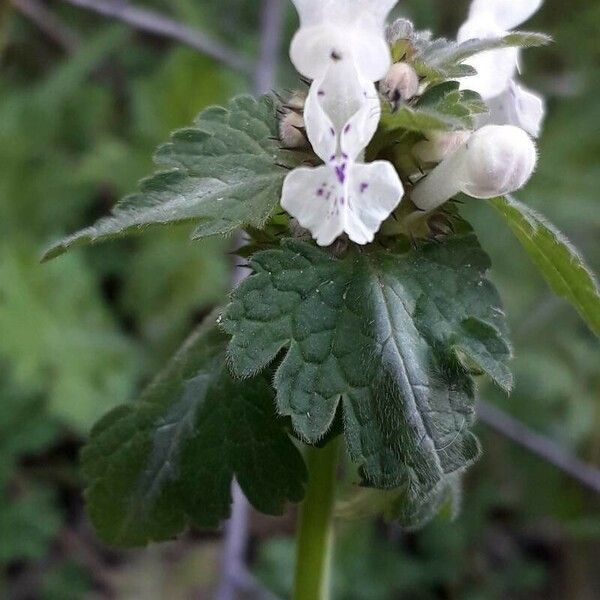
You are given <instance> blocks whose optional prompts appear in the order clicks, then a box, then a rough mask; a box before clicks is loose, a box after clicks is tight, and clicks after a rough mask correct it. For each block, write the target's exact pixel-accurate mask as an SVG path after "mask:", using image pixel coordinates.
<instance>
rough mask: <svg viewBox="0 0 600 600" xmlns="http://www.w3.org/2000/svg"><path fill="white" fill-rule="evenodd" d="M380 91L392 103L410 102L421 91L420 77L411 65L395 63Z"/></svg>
mask: <svg viewBox="0 0 600 600" xmlns="http://www.w3.org/2000/svg"><path fill="white" fill-rule="evenodd" d="M380 90H381V93H382V94H384V95H385V96H387V97H388V98H389V99H390V101H391V102H394V103H396V102H399V101H400V100H403V101H406V100H410V99H411V98H413V97H414V96H416V95H417V92H418V91H419V76H418V75H417V73H416V71H415V70H414V69H413V68H412V67H411V66H410V65H409V64H407V63H404V62H398V63H395V64H393V65H392V66H391V67H390V70H389V71H388V72H387V75H386V76H385V79H384V80H383V81H382V82H381V84H380Z"/></svg>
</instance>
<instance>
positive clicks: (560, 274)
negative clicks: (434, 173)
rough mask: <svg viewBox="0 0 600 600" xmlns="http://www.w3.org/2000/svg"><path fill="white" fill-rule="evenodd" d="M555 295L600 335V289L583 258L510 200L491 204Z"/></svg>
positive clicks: (553, 229) (554, 231)
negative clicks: (573, 309) (575, 310)
mask: <svg viewBox="0 0 600 600" xmlns="http://www.w3.org/2000/svg"><path fill="white" fill-rule="evenodd" d="M491 203H492V205H493V206H494V208H496V210H497V211H498V212H499V213H500V214H501V215H502V216H503V217H504V219H505V220H506V221H507V223H508V225H509V227H510V228H511V229H512V231H513V233H514V234H515V236H516V237H517V239H518V240H519V241H520V242H521V244H522V246H523V248H525V250H526V251H527V253H528V254H529V256H530V257H531V259H532V260H533V262H534V263H535V265H536V266H537V268H538V269H539V271H540V273H541V274H542V276H543V277H544V279H545V280H546V281H547V282H548V284H549V285H550V287H551V288H552V289H553V290H554V292H555V293H556V294H558V295H559V296H561V297H563V298H565V299H566V300H568V301H569V302H570V303H571V304H572V305H573V306H574V307H575V308H576V309H577V311H578V312H579V314H580V315H581V316H582V318H583V319H584V321H585V322H586V323H587V324H588V326H589V327H590V329H591V330H592V331H593V332H594V333H596V335H600V287H599V285H598V281H597V280H596V278H595V276H594V274H593V273H592V271H591V270H590V268H589V267H588V266H587V264H586V262H585V260H584V259H583V257H582V256H581V255H580V254H579V253H578V251H577V250H576V249H575V248H574V247H573V246H572V245H571V243H570V242H569V241H568V240H567V239H566V238H565V236H564V235H563V234H562V233H561V232H560V231H559V230H558V229H556V227H554V225H552V224H551V223H549V222H548V221H547V220H546V219H545V218H544V217H542V216H541V215H539V214H538V213H537V212H535V211H534V210H532V209H531V208H529V207H528V206H526V205H525V204H522V203H521V202H519V201H518V200H515V199H514V198H510V197H503V198H495V199H494V200H492V201H491Z"/></svg>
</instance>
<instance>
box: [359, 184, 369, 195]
mask: <svg viewBox="0 0 600 600" xmlns="http://www.w3.org/2000/svg"><path fill="white" fill-rule="evenodd" d="M368 187H369V184H368V183H366V182H363V183H361V184H360V193H361V194H364V192H365V191H366V190H367V188H368Z"/></svg>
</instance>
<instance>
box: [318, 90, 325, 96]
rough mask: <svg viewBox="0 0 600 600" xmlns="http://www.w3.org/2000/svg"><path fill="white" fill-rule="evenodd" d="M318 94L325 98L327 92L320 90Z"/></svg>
mask: <svg viewBox="0 0 600 600" xmlns="http://www.w3.org/2000/svg"><path fill="white" fill-rule="evenodd" d="M317 94H318V95H319V96H324V95H325V92H324V91H323V90H319V91H318V92H317Z"/></svg>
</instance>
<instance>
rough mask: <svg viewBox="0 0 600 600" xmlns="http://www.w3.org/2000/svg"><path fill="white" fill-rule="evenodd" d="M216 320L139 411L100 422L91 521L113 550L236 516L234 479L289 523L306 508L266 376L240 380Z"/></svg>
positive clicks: (90, 463)
mask: <svg viewBox="0 0 600 600" xmlns="http://www.w3.org/2000/svg"><path fill="white" fill-rule="evenodd" d="M226 343H227V338H226V336H224V335H223V334H222V333H220V332H219V331H218V330H217V329H216V327H215V322H214V319H210V320H209V322H208V323H207V324H206V325H204V326H202V327H201V328H200V329H199V330H198V332H196V334H194V335H193V336H192V338H191V339H190V340H189V341H188V342H187V343H186V344H185V345H184V347H183V348H182V349H181V351H180V352H179V354H178V355H177V356H176V357H175V358H174V359H173V361H172V362H171V364H170V365H169V366H168V367H167V369H166V370H165V372H164V373H163V374H161V375H160V376H159V377H158V378H157V379H156V380H155V381H154V383H153V384H152V385H151V386H150V387H149V388H148V389H147V390H146V392H145V393H144V394H143V395H142V397H141V399H140V400H139V402H137V403H134V404H129V405H124V406H121V407H120V408H118V409H116V410H115V411H113V412H112V413H109V415H108V416H107V417H106V418H105V419H104V420H103V421H101V422H100V423H99V424H98V425H97V426H96V428H95V429H94V431H93V432H92V437H91V440H90V442H89V444H88V445H87V447H86V448H85V450H84V452H83V468H84V473H85V476H86V478H87V481H88V487H87V491H86V498H87V502H88V510H89V513H90V516H91V519H92V521H93V523H94V525H95V526H96V528H97V530H98V533H99V535H100V536H101V537H102V539H104V540H105V541H107V542H110V543H113V544H119V545H123V546H134V545H140V544H144V543H147V542H150V541H158V540H165V539H169V538H171V537H173V536H175V535H177V534H178V533H180V532H181V531H182V529H183V528H184V527H185V526H186V525H187V524H188V523H193V524H195V525H197V526H199V527H210V528H212V527H216V526H217V525H218V524H219V521H220V520H222V519H225V518H227V517H228V516H229V511H230V504H231V495H230V490H231V484H232V480H233V478H234V477H235V478H236V480H237V481H238V483H239V484H240V486H241V488H242V489H243V491H244V493H245V494H246V496H247V497H248V499H249V501H250V502H251V503H252V504H253V505H254V506H255V507H256V508H257V509H258V510H260V511H262V512H264V513H267V514H273V515H276V514H281V512H282V511H283V508H284V504H285V502H287V501H300V500H301V499H302V497H303V494H304V485H305V483H306V479H307V473H306V467H305V465H304V461H303V459H302V457H301V455H300V453H299V451H298V450H297V449H296V447H295V446H294V444H293V443H292V442H291V440H290V439H289V437H288V435H287V434H286V432H285V430H284V428H283V425H282V423H281V422H280V420H278V419H277V417H276V415H275V412H274V399H273V391H272V387H271V386H270V384H269V382H268V380H267V379H266V378H263V377H259V378H256V379H254V380H252V381H244V382H240V381H235V380H233V379H232V378H231V376H230V375H229V373H228V371H227V368H226V366H225V364H224V363H225V348H226Z"/></svg>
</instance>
